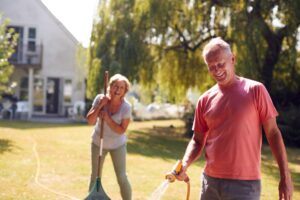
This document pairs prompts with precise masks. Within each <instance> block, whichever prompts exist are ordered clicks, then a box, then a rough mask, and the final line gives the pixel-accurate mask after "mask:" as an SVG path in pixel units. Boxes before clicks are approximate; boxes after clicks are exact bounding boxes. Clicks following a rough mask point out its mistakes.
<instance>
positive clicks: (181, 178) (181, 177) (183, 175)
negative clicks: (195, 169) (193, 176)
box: [176, 165, 189, 182]
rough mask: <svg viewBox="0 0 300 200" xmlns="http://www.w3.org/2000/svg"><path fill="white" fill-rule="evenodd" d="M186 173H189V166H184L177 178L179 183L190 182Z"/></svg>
mask: <svg viewBox="0 0 300 200" xmlns="http://www.w3.org/2000/svg"><path fill="white" fill-rule="evenodd" d="M186 171H187V166H186V165H182V168H181V170H180V172H179V174H178V175H177V176H176V179H177V180H179V181H185V182H187V181H189V177H188V175H187V174H186Z"/></svg>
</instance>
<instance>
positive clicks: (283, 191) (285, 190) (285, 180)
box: [279, 174, 294, 200]
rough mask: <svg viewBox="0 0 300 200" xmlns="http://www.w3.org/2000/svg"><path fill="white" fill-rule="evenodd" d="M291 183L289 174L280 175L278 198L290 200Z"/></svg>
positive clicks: (291, 193) (291, 192) (291, 194)
mask: <svg viewBox="0 0 300 200" xmlns="http://www.w3.org/2000/svg"><path fill="white" fill-rule="evenodd" d="M293 190H294V188H293V183H292V180H291V176H290V174H288V175H287V176H286V177H282V178H281V179H280V182H279V200H292V197H293Z"/></svg>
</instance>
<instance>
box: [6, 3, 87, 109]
mask: <svg viewBox="0 0 300 200" xmlns="http://www.w3.org/2000/svg"><path fill="white" fill-rule="evenodd" d="M70 6H72V5H71V4H70ZM0 12H2V13H3V15H4V18H6V17H7V18H10V25H13V26H22V27H24V43H27V41H26V40H27V38H28V37H27V35H28V28H29V27H33V28H36V44H37V45H40V44H42V45H43V56H42V59H43V60H42V68H41V70H38V74H37V76H39V77H44V78H45V80H47V78H48V77H54V78H63V79H71V80H72V85H73V92H72V103H74V102H76V101H82V100H83V99H84V89H85V88H84V86H82V90H81V91H78V90H76V86H77V85H78V84H76V82H75V77H77V76H76V74H75V72H76V71H77V70H76V69H75V68H76V48H77V45H78V41H77V40H76V39H75V38H74V37H73V36H72V34H71V33H70V32H69V31H68V30H67V29H66V28H65V27H64V26H63V25H62V24H61V22H60V21H59V20H57V18H55V17H54V16H53V15H52V13H51V12H50V11H49V10H48V9H47V8H46V7H45V5H44V4H43V3H42V2H41V1H40V0H0ZM66 12H67V10H66ZM35 73H36V71H35ZM81 82H82V83H83V82H84V81H81Z"/></svg>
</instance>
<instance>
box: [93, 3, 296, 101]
mask: <svg viewBox="0 0 300 200" xmlns="http://www.w3.org/2000/svg"><path fill="white" fill-rule="evenodd" d="M100 2H101V4H100V6H99V17H98V18H97V20H95V24H94V29H93V37H92V41H91V55H90V66H92V63H93V60H94V59H99V60H100V61H101V62H100V63H101V66H100V70H102V71H103V70H105V69H110V70H111V71H118V72H121V73H123V74H125V75H127V76H128V77H129V78H130V79H131V80H137V81H138V82H139V83H142V84H143V85H148V86H149V85H150V86H151V87H150V88H152V89H153V88H155V89H157V91H159V92H161V93H163V94H165V95H166V96H167V97H168V98H169V100H171V101H180V100H181V99H182V97H184V93H185V92H186V90H187V88H191V87H197V88H198V89H200V90H204V89H206V88H207V87H209V86H210V85H211V84H212V81H211V80H210V79H209V78H208V73H207V69H206V66H205V65H204V63H203V60H202V57H201V51H202V48H203V45H204V44H205V43H206V42H207V41H208V40H209V39H211V38H213V37H216V36H221V37H223V38H224V39H225V40H227V41H228V42H230V43H231V44H232V46H233V51H234V53H236V54H237V59H238V63H237V71H238V72H239V73H240V74H241V75H245V76H249V77H251V78H255V79H257V80H260V81H262V82H264V83H265V85H266V86H267V88H268V89H269V90H272V91H278V90H279V89H280V87H285V86H290V84H291V83H292V85H293V91H295V92H297V91H298V90H299V85H300V83H299V81H298V80H299V79H297V77H298V76H299V68H297V62H296V58H297V56H296V42H297V39H296V36H297V28H298V27H299V23H300V16H299V12H298V10H299V9H300V2H299V1H292V0H273V1H261V0H251V1H250V0H248V1H246V0H245V1H242V0H228V1H218V0H215V1H208V0H201V1H200V0H186V1H182V0H164V1H161V0H114V1H104V0H103V1H100ZM92 70H94V69H93V68H90V71H92ZM100 78H101V77H100ZM274 80H275V81H274ZM279 83H280V84H279Z"/></svg>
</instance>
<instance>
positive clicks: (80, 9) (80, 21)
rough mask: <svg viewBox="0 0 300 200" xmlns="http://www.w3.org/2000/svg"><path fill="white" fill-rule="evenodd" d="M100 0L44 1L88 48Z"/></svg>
mask: <svg viewBox="0 0 300 200" xmlns="http://www.w3.org/2000/svg"><path fill="white" fill-rule="evenodd" d="M98 1H99V0H42V2H43V3H44V4H45V5H46V6H47V8H48V9H49V10H50V11H51V12H52V13H53V14H54V15H55V17H56V18H58V19H59V21H60V22H62V23H63V24H64V26H65V27H66V28H67V29H68V30H69V31H70V32H71V33H72V34H73V35H74V37H75V38H76V39H77V40H78V41H79V42H81V43H82V44H83V46H85V47H87V46H88V45H89V40H90V35H91V31H92V24H93V16H94V14H95V12H96V9H97V4H98Z"/></svg>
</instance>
